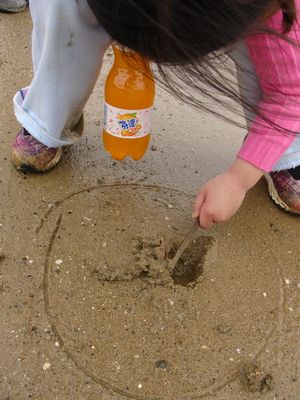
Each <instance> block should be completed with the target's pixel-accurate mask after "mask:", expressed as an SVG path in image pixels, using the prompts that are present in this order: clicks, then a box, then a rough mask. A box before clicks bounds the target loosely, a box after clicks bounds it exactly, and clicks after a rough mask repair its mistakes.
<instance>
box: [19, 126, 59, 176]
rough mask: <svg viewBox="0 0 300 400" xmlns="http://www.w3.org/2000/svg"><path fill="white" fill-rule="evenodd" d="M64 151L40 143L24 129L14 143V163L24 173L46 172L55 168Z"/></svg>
mask: <svg viewBox="0 0 300 400" xmlns="http://www.w3.org/2000/svg"><path fill="white" fill-rule="evenodd" d="M61 155H62V149H61V148H60V147H59V148H50V147H47V146H45V145H43V144H42V143H40V142H38V141H37V140H36V139H35V138H34V137H33V136H31V135H30V133H28V132H27V131H26V129H24V128H22V129H21V130H20V132H19V133H18V135H17V137H16V138H15V140H14V141H13V143H12V162H13V164H14V166H15V167H16V168H17V170H19V171H22V172H45V171H48V170H49V169H51V168H53V167H55V165H56V164H57V163H58V162H59V160H60V159H61Z"/></svg>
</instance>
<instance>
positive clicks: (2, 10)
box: [0, 5, 27, 14]
mask: <svg viewBox="0 0 300 400" xmlns="http://www.w3.org/2000/svg"><path fill="white" fill-rule="evenodd" d="M26 7H27V6H26V5H25V6H23V7H20V8H5V9H4V8H0V11H1V12H5V13H8V14H15V13H19V12H22V11H24V10H26Z"/></svg>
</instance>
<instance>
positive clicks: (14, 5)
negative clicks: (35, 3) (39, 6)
mask: <svg viewBox="0 0 300 400" xmlns="http://www.w3.org/2000/svg"><path fill="white" fill-rule="evenodd" d="M26 6H27V2H26V0H0V11H5V12H9V13H15V12H20V11H23V10H25V8H26Z"/></svg>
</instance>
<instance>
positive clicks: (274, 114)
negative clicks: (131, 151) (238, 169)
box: [238, 12, 300, 171]
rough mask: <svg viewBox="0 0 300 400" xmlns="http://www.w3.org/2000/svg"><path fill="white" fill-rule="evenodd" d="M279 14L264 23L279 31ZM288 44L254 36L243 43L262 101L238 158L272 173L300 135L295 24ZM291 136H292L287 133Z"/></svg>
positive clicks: (299, 58)
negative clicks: (246, 49)
mask: <svg viewBox="0 0 300 400" xmlns="http://www.w3.org/2000/svg"><path fill="white" fill-rule="evenodd" d="M281 20H282V14H281V12H278V13H277V14H275V16H273V17H272V18H271V19H270V20H269V21H268V23H267V25H268V26H269V27H270V28H272V29H275V30H277V31H280V30H281ZM288 38H289V39H291V40H294V41H296V42H297V43H298V46H299V47H298V46H297V45H296V44H294V43H289V42H287V41H285V40H284V39H282V38H278V37H276V36H274V35H272V34H268V33H266V34H259V35H253V36H251V37H249V38H248V39H247V40H246V44H247V47H248V50H249V54H250V58H251V60H252V62H253V64H254V68H255V71H256V74H257V76H258V79H259V84H260V86H261V89H262V93H263V95H262V100H261V101H260V103H259V105H258V107H259V110H260V111H261V113H262V115H263V116H264V117H265V118H263V117H261V116H256V118H255V119H254V121H253V123H252V125H251V127H250V130H249V132H248V135H247V138H246V140H245V142H244V143H243V145H242V148H241V149H240V151H239V153H238V157H239V158H242V159H244V160H245V161H247V162H249V163H250V164H253V165H255V166H256V167H258V168H260V169H262V170H264V171H271V170H272V167H273V166H274V165H275V164H276V162H277V161H278V160H279V158H280V157H281V156H282V155H283V153H284V152H285V150H286V149H287V148H288V147H289V146H290V145H291V144H292V142H293V141H294V139H295V134H296V133H298V132H300V40H299V38H300V27H299V25H298V23H297V22H296V23H295V24H294V27H293V28H292V31H291V32H290V33H289V34H288ZM289 131H291V132H294V133H295V134H293V133H290V132H289Z"/></svg>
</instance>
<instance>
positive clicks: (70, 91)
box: [14, 0, 109, 147]
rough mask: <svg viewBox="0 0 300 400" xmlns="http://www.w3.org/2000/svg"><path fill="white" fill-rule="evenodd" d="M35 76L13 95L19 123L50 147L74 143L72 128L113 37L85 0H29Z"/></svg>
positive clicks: (74, 134)
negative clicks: (28, 83) (26, 85)
mask: <svg viewBox="0 0 300 400" xmlns="http://www.w3.org/2000/svg"><path fill="white" fill-rule="evenodd" d="M30 9H31V15H32V20H33V35H32V52H33V67H34V78H33V80H32V82H31V84H30V86H29V87H28V88H25V89H23V90H21V91H19V92H18V93H17V94H16V96H15V98H14V108H15V114H16V117H17V119H18V121H19V122H20V124H21V125H22V126H23V127H24V128H25V129H27V130H28V132H30V133H31V135H32V136H34V137H35V138H36V139H37V140H39V141H40V142H42V143H43V144H45V145H46V146H48V147H60V146H64V145H68V144H72V143H74V142H76V141H77V140H78V139H79V137H80V135H79V134H78V133H76V132H75V130H74V127H75V126H76V124H77V123H78V121H79V119H80V117H81V115H82V112H83V108H84V106H85V104H86V102H87V100H88V98H89V96H90V94H91V92H92V90H93V87H94V85H95V83H96V80H97V77H98V75H99V72H100V69H101V64H102V59H103V56H104V52H105V51H106V49H107V47H108V45H109V36H108V34H107V33H106V32H105V31H104V30H103V29H102V27H101V26H100V25H99V24H98V22H97V20H96V18H95V17H94V15H93V14H92V12H91V10H90V8H89V6H88V4H87V0H50V1H49V0H30Z"/></svg>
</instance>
